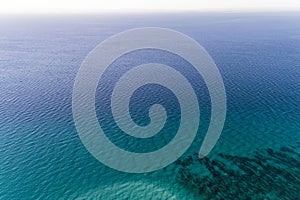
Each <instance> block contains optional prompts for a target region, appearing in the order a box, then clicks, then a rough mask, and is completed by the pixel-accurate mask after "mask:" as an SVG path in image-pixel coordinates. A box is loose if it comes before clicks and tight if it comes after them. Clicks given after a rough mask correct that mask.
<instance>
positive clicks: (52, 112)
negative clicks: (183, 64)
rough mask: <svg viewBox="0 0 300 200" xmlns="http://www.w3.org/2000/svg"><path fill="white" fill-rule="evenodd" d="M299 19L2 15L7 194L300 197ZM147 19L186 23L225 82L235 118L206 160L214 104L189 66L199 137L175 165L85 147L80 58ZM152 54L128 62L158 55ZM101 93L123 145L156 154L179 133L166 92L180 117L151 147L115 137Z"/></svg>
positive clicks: (1, 124) (142, 119) (0, 104)
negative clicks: (126, 162)
mask: <svg viewBox="0 0 300 200" xmlns="http://www.w3.org/2000/svg"><path fill="white" fill-rule="evenodd" d="M299 21H300V14H299V13H169V14H158V13H157V14H143V15H142V14H122V15H121V14H118V15H117V14H103V15H74V16H73V15H68V16H46V15H45V16H1V18H0V199H1V200H2V199H3V200H14V199H105V200H106V199H291V200H292V199H293V200H296V199H299V198H300V23H299ZM141 27H162V28H170V29H174V30H176V31H180V32H182V33H184V34H186V35H188V36H190V37H192V38H194V39H195V40H196V41H198V42H199V43H200V44H201V45H202V46H203V47H204V48H205V49H206V51H207V52H208V53H209V54H210V55H211V57H212V58H213V60H214V61H215V63H216V65H217V67H218V69H219V71H220V73H221V75H222V78H223V81H224V85H225V88H226V95H227V117H226V121H225V125H224V129H223V131H222V135H221V137H220V139H219V141H218V143H217V144H216V146H215V147H214V149H213V150H212V151H211V152H210V154H209V155H208V156H207V157H205V158H204V159H199V157H198V152H199V148H200V146H201V142H202V141H203V138H204V136H205V133H206V131H207V128H208V125H209V121H210V109H211V106H210V99H209V94H208V91H207V89H206V87H205V84H204V82H203V80H201V78H195V77H194V79H193V74H192V73H191V74H187V76H190V77H191V80H192V81H191V82H192V84H196V85H197V84H198V86H199V89H200V90H199V92H197V97H198V99H200V100H201V101H200V103H199V104H200V110H201V117H200V126H199V130H198V133H197V137H196V138H195V140H194V142H193V143H192V145H191V146H190V148H189V149H188V150H187V151H186V153H185V154H184V155H182V156H181V157H180V159H179V160H177V161H176V162H174V163H173V164H171V165H169V166H167V167H165V168H163V169H161V170H158V171H155V172H150V173H141V174H131V173H124V172H120V171H117V170H114V169H111V168H109V167H107V166H105V165H104V164H102V163H101V162H99V161H98V160H97V159H95V158H94V157H93V156H92V155H91V154H90V153H89V152H88V150H87V149H86V148H85V147H84V145H83V144H82V142H81V140H80V138H79V136H78V134H77V130H76V127H75V124H74V120H73V114H72V91H73V84H74V81H75V77H76V74H77V72H78V70H79V67H80V65H81V63H82V62H83V60H84V59H85V57H86V56H87V55H88V53H89V52H90V51H91V50H92V49H93V48H95V47H96V46H97V44H99V43H100V42H102V41H104V40H105V39H106V38H108V37H110V36H112V35H114V34H117V33H119V32H121V31H125V30H128V29H132V28H141ZM149 51H150V52H147V51H144V52H143V51H141V52H137V53H136V54H135V55H134V56H133V57H132V59H133V60H134V59H146V61H147V59H148V58H149V55H151V56H150V58H152V57H153V58H156V57H159V55H157V54H159V52H151V50H149ZM143 56H144V57H143ZM147 56H148V57H147ZM162 58H163V59H165V60H167V61H168V62H172V60H173V59H172V57H171V55H168V54H164V55H162ZM126 59H129V61H130V58H126ZM174 59H175V58H174ZM130 62H131V61H130ZM133 62H134V61H133ZM111 73H112V74H114V73H115V74H118V73H121V72H120V71H118V70H116V71H112V72H111ZM186 73H188V72H186ZM106 78H107V80H108V81H109V79H110V76H109V75H108V76H107V77H106ZM111 78H112V79H113V78H114V79H115V77H114V76H111ZM200 86H201V87H200ZM143 89H144V90H146V89H149V88H147V87H146V88H143ZM155 91H160V93H159V94H161V95H162V96H164V95H165V96H166V95H167V96H168V97H170V98H171V97H172V98H173V96H172V94H169V91H168V90H163V89H161V88H159V87H158V86H157V87H156V88H154V90H153V91H151V88H150V91H149V92H148V93H146V94H148V95H149V97H151V98H152V100H153V101H154V100H155V99H153V95H154V94H157V92H155ZM101 92H103V91H101V90H100V89H98V90H97V93H96V99H97V101H96V108H97V117H98V120H99V123H104V124H105V125H106V130H107V131H111V132H112V134H111V135H110V136H109V137H110V140H111V141H113V142H115V143H116V144H117V145H118V146H119V147H120V148H123V149H126V150H128V151H136V152H144V151H151V150H155V149H159V148H161V147H162V146H163V145H165V144H167V143H168V141H169V140H171V139H172V137H174V131H175V133H176V129H177V128H178V124H177V123H176V120H178V115H180V112H178V107H177V103H176V102H177V101H175V100H176V99H175V100H174V99H173V100H174V101H173V100H172V99H171V100H170V101H168V98H166V99H165V100H166V102H167V103H165V104H166V106H168V105H167V104H168V103H169V104H170V105H169V106H170V107H169V110H170V111H173V112H170V113H169V114H171V115H173V116H172V117H171V118H170V121H169V122H168V123H167V125H168V127H167V129H166V130H165V131H164V134H163V135H161V136H162V137H163V139H162V140H160V139H159V138H156V139H155V144H156V145H153V144H152V143H151V142H149V141H147V142H145V141H144V142H143V141H142V140H141V141H137V142H134V141H132V138H129V139H128V138H126V137H125V136H122V137H120V136H118V135H117V132H118V127H117V126H116V124H115V123H111V124H110V122H109V121H108V122H107V120H110V119H111V116H109V115H101V109H102V110H103V109H104V108H101V105H103V104H101V101H105V99H104V100H103V99H101V97H102V96H101ZM143 94H145V92H143V91H140V92H137V94H136V95H137V96H136V97H137V98H135V99H133V100H132V104H133V106H132V107H133V108H132V109H133V112H138V111H139V108H141V109H142V110H144V111H145V109H146V108H145V105H144V104H143V102H144V101H145V102H147V98H146V97H147V95H146V97H145V95H144V96H143V97H144V98H138V95H143ZM154 96H155V95H154ZM151 98H150V99H151ZM187 98H188V97H187ZM145 99H146V100H145ZM148 100H149V99H148ZM152 100H150V101H152ZM102 103H103V102H102ZM104 104H105V102H104ZM134 105H139V106H138V107H134ZM147 105H148V104H147ZM146 107H147V106H146ZM176 107H177V108H176ZM135 117H136V119H135V120H136V122H137V123H138V124H140V125H147V124H148V123H149V118H148V117H147V114H145V113H144V115H136V116H135ZM172 119H174V121H172ZM147 120H148V121H147Z"/></svg>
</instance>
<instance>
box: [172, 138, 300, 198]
mask: <svg viewBox="0 0 300 200" xmlns="http://www.w3.org/2000/svg"><path fill="white" fill-rule="evenodd" d="M298 144H299V143H298ZM299 146H300V145H299ZM293 149H296V148H294V147H281V148H280V149H278V150H276V151H275V150H273V149H270V148H269V149H264V150H263V151H262V150H260V151H257V152H255V153H254V154H253V155H251V156H250V155H249V157H243V156H238V155H227V154H222V153H221V154H219V155H218V156H217V159H209V158H207V157H205V158H203V159H199V157H198V154H197V153H195V154H194V155H192V156H188V157H185V158H183V159H181V160H178V161H176V163H175V164H176V168H175V170H176V179H177V180H178V181H179V183H180V184H182V185H183V186H184V187H185V189H187V190H190V191H191V192H193V193H195V195H196V196H199V198H201V199H202V198H204V199H226V200H227V199H272V200H273V199H288V200H299V199H300V154H299V153H298V152H299V151H298V152H297V151H296V150H293ZM197 169H198V171H197ZM203 169H205V170H206V171H207V173H201V172H203ZM199 172H200V173H199Z"/></svg>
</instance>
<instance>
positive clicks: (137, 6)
mask: <svg viewBox="0 0 300 200" xmlns="http://www.w3.org/2000/svg"><path fill="white" fill-rule="evenodd" d="M162 10H170V11H178V10H179V11H180V10H195V11H256V10H258V11H264V10H267V11H286V10H298V11H300V0H0V13H72V12H75V13H76V12H97V11H100V12H104V11H105V12H109V11H115V12H127V11H143V12H144V11H162Z"/></svg>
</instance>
